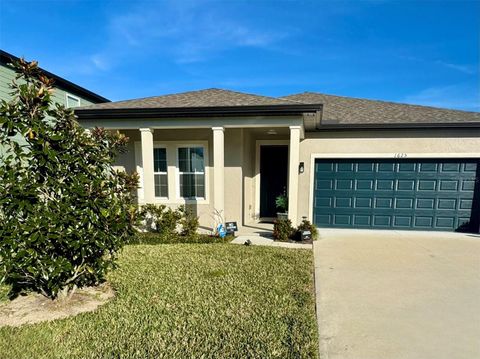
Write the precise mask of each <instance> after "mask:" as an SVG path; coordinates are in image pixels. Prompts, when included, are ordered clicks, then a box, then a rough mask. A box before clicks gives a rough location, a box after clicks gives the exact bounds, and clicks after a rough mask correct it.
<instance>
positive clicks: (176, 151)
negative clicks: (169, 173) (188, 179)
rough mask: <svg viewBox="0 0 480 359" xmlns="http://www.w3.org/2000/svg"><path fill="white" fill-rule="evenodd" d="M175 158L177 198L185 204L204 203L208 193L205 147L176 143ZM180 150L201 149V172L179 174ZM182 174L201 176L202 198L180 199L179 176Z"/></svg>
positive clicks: (182, 173) (202, 145)
mask: <svg viewBox="0 0 480 359" xmlns="http://www.w3.org/2000/svg"><path fill="white" fill-rule="evenodd" d="M175 147H176V148H175V156H176V176H175V179H176V194H177V198H178V199H179V200H181V201H185V202H187V203H188V202H191V201H206V199H207V191H208V186H207V164H208V162H207V159H208V156H207V150H208V149H207V146H206V145H204V144H201V143H185V144H184V143H178V144H177V146H175ZM180 148H201V149H203V172H180V155H179V149H180ZM184 174H193V175H198V174H203V183H204V187H205V188H204V197H182V196H181V194H180V176H181V175H184Z"/></svg>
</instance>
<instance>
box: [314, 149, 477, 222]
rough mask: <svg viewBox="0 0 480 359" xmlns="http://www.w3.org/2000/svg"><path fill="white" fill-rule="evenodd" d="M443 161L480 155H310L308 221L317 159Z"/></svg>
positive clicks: (409, 153)
mask: <svg viewBox="0 0 480 359" xmlns="http://www.w3.org/2000/svg"><path fill="white" fill-rule="evenodd" d="M349 158H351V159H362V158H364V159H372V160H374V159H386V158H391V159H396V160H402V159H403V160H407V159H422V158H423V159H442V158H447V159H450V158H480V153H472V152H457V153H455V152H444V153H438V152H437V153H418V152H404V153H397V152H392V153H388V152H387V153H385V152H383V153H312V154H311V155H310V185H309V187H310V188H309V191H310V192H309V194H308V220H309V221H310V222H312V223H313V187H314V181H315V160H316V159H349Z"/></svg>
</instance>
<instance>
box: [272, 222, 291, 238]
mask: <svg viewBox="0 0 480 359" xmlns="http://www.w3.org/2000/svg"><path fill="white" fill-rule="evenodd" d="M294 233H295V229H294V228H293V227H292V221H290V220H289V219H277V220H275V222H274V224H273V238H275V239H276V240H279V241H288V240H289V239H290V237H292V236H293V234H294Z"/></svg>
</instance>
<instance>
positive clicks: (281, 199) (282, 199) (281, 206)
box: [275, 191, 288, 213]
mask: <svg viewBox="0 0 480 359" xmlns="http://www.w3.org/2000/svg"><path fill="white" fill-rule="evenodd" d="M275 206H276V207H277V209H278V210H279V211H281V212H284V213H285V212H287V210H288V197H287V193H286V191H283V193H282V194H280V195H279V196H277V198H276V199H275Z"/></svg>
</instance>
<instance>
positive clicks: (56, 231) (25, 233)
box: [0, 59, 138, 299]
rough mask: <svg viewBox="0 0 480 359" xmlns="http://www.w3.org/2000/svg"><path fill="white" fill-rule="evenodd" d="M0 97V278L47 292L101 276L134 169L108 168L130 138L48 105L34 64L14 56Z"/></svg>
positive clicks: (131, 218)
mask: <svg viewBox="0 0 480 359" xmlns="http://www.w3.org/2000/svg"><path fill="white" fill-rule="evenodd" d="M13 66H14V67H15V70H16V72H17V76H16V79H15V80H14V81H13V82H12V84H11V88H12V95H13V99H12V100H11V101H9V102H6V101H3V100H2V101H1V104H0V283H1V282H5V283H7V284H9V285H11V288H12V289H11V292H10V295H11V297H14V296H16V295H18V294H19V293H21V292H24V291H36V292H39V293H41V294H43V295H45V296H47V297H50V298H52V299H53V298H56V297H57V296H58V295H59V294H66V293H68V292H70V293H71V290H74V289H75V288H77V287H82V286H87V285H95V284H98V283H100V282H102V281H103V280H104V278H105V274H106V273H107V271H108V270H109V269H111V268H112V267H114V265H115V259H116V256H117V253H118V251H119V250H120V249H121V247H122V246H123V244H124V243H126V242H127V241H128V240H129V238H130V236H131V235H132V234H133V232H134V224H135V220H136V206H135V205H134V204H133V201H132V199H133V195H132V192H133V189H134V188H136V186H137V182H138V176H137V175H136V174H135V173H134V174H127V173H124V172H120V171H115V170H114V169H113V168H112V165H113V163H114V160H115V157H116V156H117V154H118V153H120V152H121V151H124V150H125V144H126V143H127V141H128V139H127V138H126V137H125V136H123V135H121V134H120V133H112V132H110V131H106V130H104V129H100V128H95V129H94V130H92V131H87V130H85V129H83V128H82V127H81V126H80V125H79V124H78V122H77V121H76V119H75V115H74V113H73V111H72V110H70V109H66V108H65V107H64V106H61V105H59V104H56V105H53V102H52V98H51V94H52V92H53V81H52V80H50V79H48V78H46V77H45V76H44V75H43V74H42V73H41V71H40V69H39V68H38V65H37V63H36V62H30V63H29V62H26V61H24V60H23V59H22V60H19V61H17V62H15V63H14V64H13Z"/></svg>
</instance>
